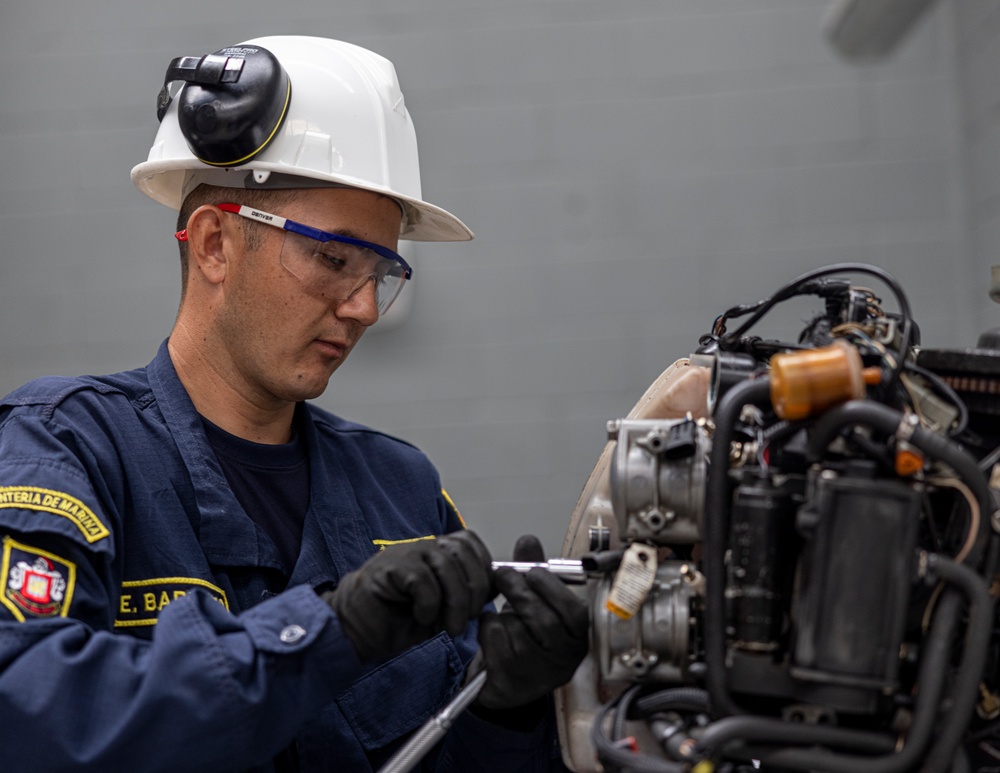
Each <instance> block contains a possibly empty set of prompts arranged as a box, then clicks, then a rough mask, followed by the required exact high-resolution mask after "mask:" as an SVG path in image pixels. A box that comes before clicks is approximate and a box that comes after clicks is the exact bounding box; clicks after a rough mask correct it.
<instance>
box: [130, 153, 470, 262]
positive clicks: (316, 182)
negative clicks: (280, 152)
mask: <svg viewBox="0 0 1000 773" xmlns="http://www.w3.org/2000/svg"><path fill="white" fill-rule="evenodd" d="M191 166H192V164H191V160H190V159H183V158H179V159H169V160H166V159H164V160H158V161H145V162H143V163H141V164H138V165H136V166H135V167H134V168H133V169H132V182H133V184H134V185H135V187H136V188H138V189H139V190H140V191H141V192H142V193H144V194H146V195H147V196H149V197H150V198H151V199H154V200H155V201H158V202H160V203H161V204H163V205H165V206H168V207H170V208H171V209H173V210H175V211H176V210H179V209H180V208H181V204H182V203H183V196H184V193H183V191H184V183H185V179H186V177H187V174H188V173H189V172H193V171H197V170H192V168H191ZM273 167H274V165H273V164H267V163H264V164H261V163H257V164H251V165H250V166H246V167H232V168H229V169H226V170H211V171H212V173H213V174H212V177H213V179H212V184H220V183H219V182H217V181H216V180H219V179H222V180H223V182H222V183H221V186H222V187H230V188H243V187H244V185H242V184H241V180H242V179H243V178H244V177H245V176H246V175H247V173H249V172H253V171H260V172H278V173H284V174H289V173H290V174H293V175H296V176H297V178H298V179H300V180H301V181H302V188H304V189H305V188H314V187H322V185H323V183H330V184H333V185H343V186H346V187H349V188H358V189H360V190H365V191H372V192H373V193H379V194H382V195H383V196H389V197H390V198H393V199H396V200H397V201H398V202H399V203H400V204H401V205H402V207H403V211H404V217H403V219H402V222H401V224H400V230H399V238H400V239H406V240H409V241H415V242H460V241H468V240H470V239H472V238H473V237H474V234H473V232H472V230H471V229H470V228H469V227H468V226H467V225H465V223H463V222H462V221H461V220H459V219H458V218H457V217H455V216H454V215H453V214H451V213H450V212H448V211H447V210H445V209H442V208H441V207H438V206H436V205H434V204H430V203H428V202H426V201H422V200H421V199H415V198H413V197H411V196H406V195H404V194H401V193H399V192H398V191H394V190H391V189H389V188H383V187H381V186H376V185H372V184H371V183H369V182H365V181H364V180H358V179H355V178H352V177H349V176H346V175H324V174H321V173H317V172H313V173H312V174H310V175H308V176H304V175H302V174H301V171H300V170H297V169H284V170H283V169H282V168H281V167H277V168H273ZM208 170H209V168H208V167H206V171H208ZM220 171H221V172H223V174H224V175H225V176H227V177H228V176H229V175H230V174H231V175H232V184H228V185H227V184H226V183H225V181H224V179H225V178H223V177H220V176H218V173H219V172H220Z"/></svg>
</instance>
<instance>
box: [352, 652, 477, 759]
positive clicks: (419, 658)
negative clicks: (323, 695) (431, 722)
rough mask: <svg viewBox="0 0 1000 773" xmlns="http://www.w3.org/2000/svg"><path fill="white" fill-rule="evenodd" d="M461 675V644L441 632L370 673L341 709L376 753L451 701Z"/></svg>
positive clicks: (364, 744)
mask: <svg viewBox="0 0 1000 773" xmlns="http://www.w3.org/2000/svg"><path fill="white" fill-rule="evenodd" d="M461 673H462V661H461V659H460V658H459V656H458V651H457V650H456V649H455V645H454V644H452V642H451V640H450V639H449V638H448V637H447V636H445V635H444V634H441V635H439V636H437V637H435V638H433V639H431V640H430V641H427V642H424V643H423V644H421V645H419V646H418V647H415V648H414V649H412V650H408V651H407V652H405V653H404V654H402V655H400V656H399V657H396V658H393V659H392V660H390V661H389V662H388V663H385V664H383V665H381V666H379V667H378V668H376V669H375V670H374V671H370V672H369V673H367V674H365V675H364V676H363V677H361V678H360V679H359V680H357V681H356V682H354V684H352V685H351V686H350V687H349V688H348V689H347V690H346V691H345V692H344V693H342V694H341V695H340V697H338V698H337V705H338V706H339V707H340V711H341V713H342V714H343V716H344V718H345V719H346V720H347V722H348V724H349V725H350V726H351V729H352V730H353V731H354V735H355V736H356V737H357V739H358V740H359V741H360V742H361V745H362V746H364V747H365V750H366V751H372V750H375V749H379V748H381V747H383V746H385V745H387V744H389V743H391V742H392V741H394V740H396V739H397V738H399V737H401V736H403V735H406V734H407V733H410V732H412V731H413V730H416V729H417V728H418V727H420V725H422V724H423V723H424V722H425V721H426V720H427V719H428V718H429V717H430V716H431V715H432V714H433V713H434V712H435V711H436V710H438V709H440V708H441V707H442V706H443V705H444V704H445V703H446V702H447V700H448V698H449V697H450V695H451V693H452V691H453V689H454V687H455V685H456V684H457V683H458V680H459V677H460V675H461Z"/></svg>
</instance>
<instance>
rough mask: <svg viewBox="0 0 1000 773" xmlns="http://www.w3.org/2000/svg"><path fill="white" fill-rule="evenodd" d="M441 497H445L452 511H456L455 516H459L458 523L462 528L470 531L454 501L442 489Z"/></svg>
mask: <svg viewBox="0 0 1000 773" xmlns="http://www.w3.org/2000/svg"><path fill="white" fill-rule="evenodd" d="M441 495H442V496H443V497H444V499H445V501H446V502H447V503H448V504H449V505H451V509H452V510H454V511H455V515H457V516H458V522H459V523H461V524H462V528H463V529H468V528H469V527H468V526H466V524H465V519H464V518H463V517H462V514H461V513H460V512H458V508H457V507H455V503H454V502H453V501H452V499H451V497H450V496H448V492H447V491H445V490H444V489H441Z"/></svg>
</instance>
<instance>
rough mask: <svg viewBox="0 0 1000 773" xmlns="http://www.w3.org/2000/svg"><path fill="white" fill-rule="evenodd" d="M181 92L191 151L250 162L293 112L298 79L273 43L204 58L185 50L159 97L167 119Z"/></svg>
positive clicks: (231, 162)
mask: <svg viewBox="0 0 1000 773" xmlns="http://www.w3.org/2000/svg"><path fill="white" fill-rule="evenodd" d="M177 81H184V82H185V85H184V86H183V88H182V89H181V90H180V93H179V95H178V97H177V122H178V125H179V127H180V130H181V133H182V134H183V135H184V139H185V140H186V141H187V144H188V147H189V148H191V152H192V153H194V155H195V156H196V157H197V158H198V160H199V161H201V162H203V163H205V164H208V165H210V166H219V167H227V166H237V165H238V164H244V163H246V162H247V161H249V160H250V159H252V158H253V157H254V156H256V155H257V154H258V153H260V152H261V151H262V150H264V148H266V147H267V146H268V144H269V143H270V142H271V140H273V139H274V137H275V135H277V133H278V129H280V128H281V124H282V122H283V121H284V120H285V116H286V115H287V113H288V105H289V104H290V103H291V99H292V83H291V80H290V79H289V78H288V74H287V73H286V72H285V70H284V68H282V66H281V63H280V62H278V59H277V57H275V56H274V54H272V53H271V52H270V51H268V50H267V49H264V48H261V47H260V46H234V47H232V48H224V49H222V50H221V51H216V52H215V53H214V54H206V55H205V56H202V57H200V58H198V57H192V56H182V57H178V58H177V59H174V60H173V61H172V62H171V63H170V65H169V67H168V68H167V73H166V76H165V77H164V81H163V89H162V90H161V91H160V95H159V98H158V99H157V110H156V115H157V117H158V118H159V119H160V120H161V121H162V120H163V116H164V115H165V114H166V112H167V107H168V106H169V105H170V103H171V101H172V100H173V98H174V97H173V95H172V94H171V86H172V85H173V84H174V83H176V82H177Z"/></svg>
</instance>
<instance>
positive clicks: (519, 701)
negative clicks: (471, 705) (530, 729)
mask: <svg viewBox="0 0 1000 773" xmlns="http://www.w3.org/2000/svg"><path fill="white" fill-rule="evenodd" d="M514 560H515V561H544V560H545V554H544V552H543V550H542V546H541V543H540V542H539V541H538V538H537V537H534V536H531V535H526V536H524V537H521V538H520V539H519V540H518V541H517V545H516V546H515V547H514ZM494 582H495V583H496V587H497V590H499V591H500V592H501V593H502V594H503V595H504V596H505V597H506V599H507V603H506V604H505V605H504V606H503V608H502V611H501V612H500V613H499V614H496V613H492V612H490V613H487V614H485V615H483V617H482V618H481V619H480V622H479V646H480V648H481V649H482V655H483V661H484V665H485V667H486V675H487V676H486V686H485V687H484V688H483V691H482V692H481V693H480V694H479V697H478V698H477V700H476V704H477V705H478V706H481V707H483V708H486V709H509V708H514V707H517V706H524V705H526V704H528V703H531V702H533V701H535V700H537V699H539V698H541V697H542V696H544V695H546V694H547V693H548V692H550V691H551V690H553V689H555V688H556V687H559V686H561V685H563V684H565V683H566V682H568V681H569V680H570V679H571V678H572V676H573V672H574V671H576V667H577V666H578V665H579V664H580V661H581V660H583V658H584V657H585V656H586V654H587V649H588V624H589V614H588V610H587V604H586V602H585V601H584V600H583V599H582V598H580V597H579V596H577V595H576V594H575V593H573V592H572V591H571V590H570V589H569V588H567V587H566V585H565V584H564V583H563V582H562V580H560V579H558V578H557V577H556V576H555V575H553V574H550V573H549V572H547V571H545V570H544V569H532V570H531V571H530V572H529V573H528V574H520V573H518V572H516V571H514V570H513V569H509V568H504V569H500V570H498V571H497V573H496V575H495V577H494Z"/></svg>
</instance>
